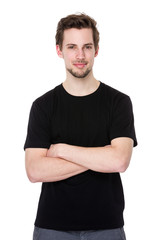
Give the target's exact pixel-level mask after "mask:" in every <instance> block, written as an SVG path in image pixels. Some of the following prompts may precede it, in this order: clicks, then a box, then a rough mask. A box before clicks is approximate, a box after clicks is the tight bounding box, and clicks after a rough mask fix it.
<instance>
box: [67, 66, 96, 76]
mask: <svg viewBox="0 0 160 240" xmlns="http://www.w3.org/2000/svg"><path fill="white" fill-rule="evenodd" d="M67 71H68V72H69V73H71V74H72V76H73V77H76V78H85V77H86V76H87V75H88V74H89V73H90V72H91V69H86V71H85V72H82V73H78V72H74V71H73V70H72V69H69V68H67Z"/></svg>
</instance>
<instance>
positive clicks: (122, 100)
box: [110, 95, 137, 147]
mask: <svg viewBox="0 0 160 240" xmlns="http://www.w3.org/2000/svg"><path fill="white" fill-rule="evenodd" d="M118 137H129V138H131V139H133V141H134V147H135V146H137V139H136V134H135V127H134V116H133V109H132V102H131V100H130V98H129V97H128V96H127V95H122V96H121V97H117V99H116V100H115V102H114V104H113V109H112V114H111V127H110V141H111V140H113V139H114V138H118Z"/></svg>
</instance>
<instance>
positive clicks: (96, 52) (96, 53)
mask: <svg viewBox="0 0 160 240" xmlns="http://www.w3.org/2000/svg"><path fill="white" fill-rule="evenodd" d="M98 52H99V46H98V47H97V50H96V51H95V55H94V57H97V55H98Z"/></svg>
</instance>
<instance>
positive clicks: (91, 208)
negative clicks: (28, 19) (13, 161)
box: [24, 14, 137, 240]
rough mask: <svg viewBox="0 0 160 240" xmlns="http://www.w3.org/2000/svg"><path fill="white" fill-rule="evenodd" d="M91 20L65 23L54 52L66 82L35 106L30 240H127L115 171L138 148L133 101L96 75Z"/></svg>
mask: <svg viewBox="0 0 160 240" xmlns="http://www.w3.org/2000/svg"><path fill="white" fill-rule="evenodd" d="M98 43H99V33H98V30H97V28H96V22H95V21H94V20H93V19H92V18H90V17H89V16H87V15H85V14H79V15H69V16H67V17H66V18H62V19H61V20H60V21H59V23H58V27H57V33H56V49H57V54H58V56H59V57H60V58H63V59H64V63H65V67H66V80H65V81H64V82H63V83H62V84H60V85H58V86H56V87H55V88H54V89H53V90H51V91H49V92H47V93H45V94H44V95H43V96H41V97H39V98H38V99H36V100H35V101H34V103H33V105H32V108H31V112H30V118H29V124H28V133H27V138H26V142H25V146H24V148H25V152H26V171H27V175H28V177H29V179H30V181H31V182H43V185H42V191H41V196H40V200H39V206H38V211H37V217H36V221H35V229H34V238H33V239H34V240H36V239H38V240H45V239H46V240H47V239H48V240H51V239H52V240H80V239H84V240H85V239H86V240H87V239H88V240H111V239H114V240H122V239H123V240H124V239H125V234H124V230H123V225H124V221H123V210H124V196H123V189H122V184H121V179H120V174H119V173H120V172H124V171H125V170H126V169H127V167H128V165H129V162H130V158H131V154H132V148H133V146H136V145H137V141H136V136H135V130H134V119H133V112H132V104H131V101H130V98H129V97H128V96H127V95H125V94H123V93H121V92H119V91H117V90H115V89H113V88H111V87H109V86H107V85H106V84H104V83H102V82H101V81H98V80H96V79H95V77H94V76H93V71H92V67H93V64H94V58H95V57H96V56H97V55H98V50H99V46H98Z"/></svg>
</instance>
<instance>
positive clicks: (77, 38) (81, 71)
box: [56, 28, 98, 78]
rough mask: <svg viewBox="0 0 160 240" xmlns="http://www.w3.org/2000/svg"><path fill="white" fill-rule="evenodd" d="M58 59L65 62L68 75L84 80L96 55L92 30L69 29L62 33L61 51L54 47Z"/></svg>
mask: <svg viewBox="0 0 160 240" xmlns="http://www.w3.org/2000/svg"><path fill="white" fill-rule="evenodd" d="M56 48H57V53H58V55H59V57H62V58H63V59H64V62H65V67H66V70H67V72H68V74H71V75H72V76H74V77H76V78H84V77H86V76H87V75H88V74H89V73H90V72H91V71H92V67H93V64H94V58H95V57H96V56H97V54H98V49H97V50H95V47H94V41H93V34H92V29H90V28H82V29H76V28H71V29H67V30H65V31H64V36H63V45H62V50H60V47H59V45H57V46H56Z"/></svg>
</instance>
